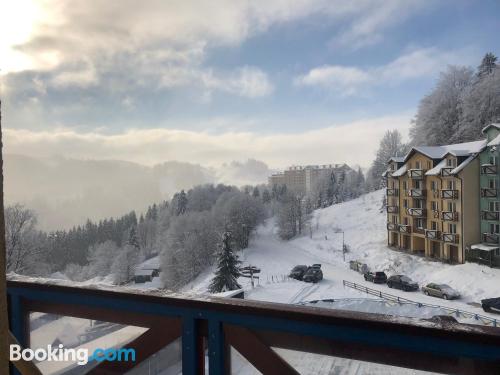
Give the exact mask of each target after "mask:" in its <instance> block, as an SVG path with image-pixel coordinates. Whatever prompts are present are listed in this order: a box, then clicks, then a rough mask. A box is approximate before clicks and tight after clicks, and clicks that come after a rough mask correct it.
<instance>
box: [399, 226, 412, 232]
mask: <svg viewBox="0 0 500 375" xmlns="http://www.w3.org/2000/svg"><path fill="white" fill-rule="evenodd" d="M399 231H400V232H401V233H408V234H409V233H411V226H410V225H407V224H399Z"/></svg>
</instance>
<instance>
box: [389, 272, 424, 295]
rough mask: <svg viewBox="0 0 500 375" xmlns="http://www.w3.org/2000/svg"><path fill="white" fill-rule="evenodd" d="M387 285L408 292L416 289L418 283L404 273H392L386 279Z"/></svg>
mask: <svg viewBox="0 0 500 375" xmlns="http://www.w3.org/2000/svg"><path fill="white" fill-rule="evenodd" d="M387 286H388V287H389V288H396V289H401V290H404V291H405V292H410V291H413V290H418V284H417V283H416V282H415V281H413V280H412V279H410V278H409V277H408V276H404V275H393V276H391V277H389V278H388V279H387Z"/></svg>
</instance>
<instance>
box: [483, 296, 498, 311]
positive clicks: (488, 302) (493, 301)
mask: <svg viewBox="0 0 500 375" xmlns="http://www.w3.org/2000/svg"><path fill="white" fill-rule="evenodd" d="M481 305H482V306H483V310H484V311H486V312H489V313H496V314H500V297H497V298H487V299H483V300H481Z"/></svg>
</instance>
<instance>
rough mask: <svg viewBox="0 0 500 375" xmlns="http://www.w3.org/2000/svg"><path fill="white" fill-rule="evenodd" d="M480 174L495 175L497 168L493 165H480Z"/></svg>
mask: <svg viewBox="0 0 500 375" xmlns="http://www.w3.org/2000/svg"><path fill="white" fill-rule="evenodd" d="M481 174H488V175H491V174H497V166H496V165H494V164H482V165H481Z"/></svg>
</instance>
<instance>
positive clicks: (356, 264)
mask: <svg viewBox="0 0 500 375" xmlns="http://www.w3.org/2000/svg"><path fill="white" fill-rule="evenodd" d="M349 268H350V269H351V270H353V271H356V272H359V273H362V274H365V273H367V272H369V271H370V269H369V268H368V266H367V265H366V264H365V263H361V262H360V261H357V260H351V261H350V262H349Z"/></svg>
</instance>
